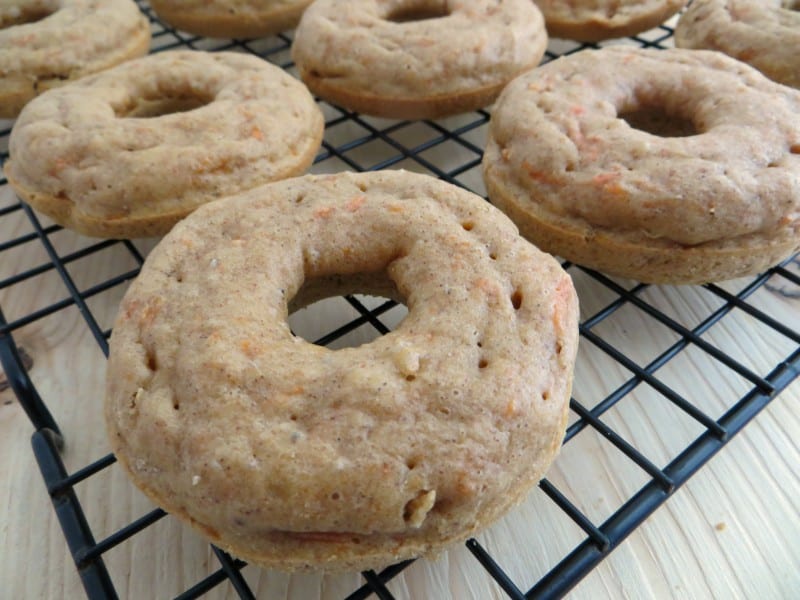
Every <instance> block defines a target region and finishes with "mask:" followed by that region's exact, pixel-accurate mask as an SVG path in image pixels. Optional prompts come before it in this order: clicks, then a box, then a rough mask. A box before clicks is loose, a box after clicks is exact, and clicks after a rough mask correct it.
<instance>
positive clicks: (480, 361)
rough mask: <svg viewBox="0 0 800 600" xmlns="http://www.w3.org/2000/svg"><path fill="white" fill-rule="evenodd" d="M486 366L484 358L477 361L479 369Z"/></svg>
mask: <svg viewBox="0 0 800 600" xmlns="http://www.w3.org/2000/svg"><path fill="white" fill-rule="evenodd" d="M488 366H489V361H488V360H486V359H485V358H482V359H480V360H479V361H478V368H479V369H485V368H486V367H488Z"/></svg>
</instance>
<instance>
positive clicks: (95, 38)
mask: <svg viewBox="0 0 800 600" xmlns="http://www.w3.org/2000/svg"><path fill="white" fill-rule="evenodd" d="M149 47H150V23H148V21H147V19H146V18H145V17H144V15H142V13H141V11H140V10H139V8H138V7H137V6H136V3H134V2H133V0H59V1H58V2H56V1H53V0H21V1H15V2H10V3H9V2H0V49H2V51H0V119H11V118H14V117H16V116H17V115H18V114H19V111H20V110H22V107H23V106H24V105H25V104H26V103H27V102H28V101H30V99H31V98H33V97H35V96H36V95H37V94H41V93H42V92H43V91H45V90H48V89H50V88H52V87H55V86H58V85H62V84H64V83H66V82H67V81H71V80H73V79H78V78H79V77H83V76H85V75H88V74H90V73H96V72H98V71H102V70H103V69H108V68H109V67H112V66H114V65H116V64H117V63H121V62H123V61H125V60H128V59H131V58H134V57H137V56H141V55H143V54H146V53H147V49H148V48H149Z"/></svg>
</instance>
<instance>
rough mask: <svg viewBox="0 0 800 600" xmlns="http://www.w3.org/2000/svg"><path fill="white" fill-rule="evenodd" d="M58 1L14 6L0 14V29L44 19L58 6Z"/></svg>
mask: <svg viewBox="0 0 800 600" xmlns="http://www.w3.org/2000/svg"><path fill="white" fill-rule="evenodd" d="M58 5H59V3H58V2H50V3H47V4H45V5H42V4H38V5H34V6H25V5H24V4H23V5H22V6H16V7H14V8H12V9H11V10H9V11H7V12H6V13H5V14H2V15H0V29H6V28H8V27H14V26H16V25H27V24H28V23H36V22H37V21H41V20H42V19H46V18H47V17H49V16H50V15H52V14H53V13H54V12H56V11H57V10H58V8H59V6H58Z"/></svg>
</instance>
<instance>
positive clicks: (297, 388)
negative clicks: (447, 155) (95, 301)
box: [105, 171, 578, 571]
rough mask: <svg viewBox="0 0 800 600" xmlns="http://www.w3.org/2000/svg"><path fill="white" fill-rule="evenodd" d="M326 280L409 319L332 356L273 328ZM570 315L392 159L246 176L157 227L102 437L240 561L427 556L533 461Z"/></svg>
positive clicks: (511, 232) (115, 355)
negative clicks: (254, 183) (382, 166)
mask: <svg viewBox="0 0 800 600" xmlns="http://www.w3.org/2000/svg"><path fill="white" fill-rule="evenodd" d="M345 292H347V293H350V292H359V293H367V294H373V295H380V296H384V297H390V298H391V297H393V298H396V299H398V300H399V301H402V302H404V303H405V304H406V305H407V307H408V314H407V316H406V317H405V319H404V320H403V321H402V322H401V323H400V325H399V326H398V327H397V328H396V329H395V330H394V331H392V332H390V333H389V334H387V335H385V336H383V337H380V338H378V339H376V340H374V341H372V342H369V343H367V344H363V345H361V346H358V347H353V348H343V349H339V350H331V349H328V348H325V347H321V346H316V345H313V344H311V343H309V342H306V341H305V340H303V339H301V338H299V337H294V336H293V334H292V332H291V331H290V329H289V325H288V324H287V321H286V317H287V314H288V312H289V311H290V310H291V309H292V308H294V307H297V306H303V305H305V304H307V303H309V302H311V301H313V300H315V299H318V298H321V297H329V296H333V295H339V294H342V293H345ZM290 307H291V308H290ZM577 319H578V313H577V299H576V295H575V291H574V289H573V286H572V282H571V280H570V278H569V276H568V275H567V274H566V273H565V272H564V271H563V270H562V269H561V267H560V265H559V264H558V263H557V262H556V261H555V260H554V259H553V258H552V257H550V256H547V255H545V254H543V253H541V252H539V251H538V250H537V249H536V248H534V247H533V246H532V245H530V244H529V243H527V242H526V241H525V240H523V239H522V238H521V237H519V235H518V232H517V229H516V227H515V226H514V225H513V223H511V222H510V221H509V220H508V219H507V218H506V217H505V216H504V215H503V214H502V213H501V212H500V211H498V210H497V209H495V208H494V207H492V206H491V205H490V204H488V203H487V202H485V201H484V200H483V199H482V198H480V197H478V196H476V195H474V194H472V193H470V192H467V191H465V190H462V189H460V188H457V187H455V186H452V185H450V184H447V183H444V182H442V181H439V180H437V179H434V178H432V177H429V176H425V175H416V174H411V173H408V172H403V171H386V172H380V171H378V172H372V173H363V174H353V173H339V174H336V175H326V176H312V175H308V176H305V177H301V178H296V179H289V180H284V181H280V182H276V183H271V184H267V185H264V186H262V187H259V188H256V189H253V190H249V191H247V192H244V193H242V194H240V195H237V196H233V197H229V198H225V199H222V200H219V201H217V202H212V203H209V204H206V205H204V206H202V207H200V208H199V209H198V210H197V211H195V212H194V213H193V214H192V215H190V216H189V217H187V218H186V219H185V220H184V221H182V222H181V223H179V224H178V225H176V226H175V228H174V229H173V230H172V231H171V232H170V233H169V234H168V235H167V236H166V237H164V238H163V240H161V242H160V243H159V244H158V245H157V247H156V248H155V249H154V250H153V252H152V253H151V254H150V255H149V257H148V258H147V261H146V262H145V264H144V266H143V268H142V271H141V274H140V275H139V276H138V278H137V279H136V280H135V281H134V283H133V284H132V285H131V287H130V288H129V290H128V291H127V293H126V295H125V298H124V299H123V301H122V304H121V307H120V312H119V315H118V317H117V319H116V323H115V326H114V330H113V334H112V337H111V342H110V344H111V350H110V357H109V361H108V371H107V377H106V382H107V388H106V390H107V393H106V401H105V415H106V422H107V424H108V432H109V436H110V440H111V445H112V448H113V450H114V452H115V454H116V456H117V458H118V459H119V462H120V464H121V465H122V466H123V468H124V469H125V470H126V471H127V473H128V474H129V475H130V477H131V478H132V480H133V482H134V483H135V484H136V485H137V486H139V487H140V488H141V489H142V490H143V491H144V492H145V493H146V494H147V495H148V496H149V497H150V498H152V499H153V500H154V501H155V502H156V503H157V504H159V505H160V506H162V507H164V508H165V509H166V510H167V511H169V512H170V513H172V514H173V515H175V516H177V517H178V518H179V519H181V520H183V521H184V522H186V523H188V524H190V525H192V526H193V527H194V528H196V529H197V530H198V531H200V532H201V533H202V534H203V535H205V536H206V537H207V538H209V539H210V540H211V541H213V542H214V543H215V544H217V545H219V546H220V547H222V548H225V549H227V550H228V551H229V552H231V553H233V554H234V555H236V556H239V557H241V558H244V559H246V560H247V561H249V562H252V563H255V564H258V565H262V566H266V567H274V568H279V569H282V570H323V571H337V570H339V571H341V570H350V569H366V568H377V567H379V566H385V565H386V564H389V563H392V562H394V561H398V560H401V559H405V558H410V557H416V556H421V555H427V554H430V553H435V552H437V551H439V550H441V549H442V548H443V547H444V546H445V545H447V544H449V543H451V542H455V541H459V540H463V539H465V538H466V537H467V536H469V535H471V534H473V533H474V532H475V531H477V530H479V529H481V528H483V527H486V526H487V525H488V524H490V523H491V522H492V521H494V520H495V519H497V518H498V517H499V516H500V515H502V514H503V513H505V512H506V511H507V510H508V509H509V508H510V507H512V506H513V505H514V504H515V503H518V502H520V501H521V500H522V499H524V497H525V495H526V494H527V493H528V491H529V490H530V489H531V487H532V486H533V485H535V484H536V483H537V481H538V480H539V479H540V478H541V477H542V474H543V472H544V470H545V469H546V468H547V466H548V464H549V463H550V462H551V461H552V459H553V457H554V456H555V454H556V452H557V451H558V448H559V447H560V445H561V441H562V438H563V435H564V431H565V426H566V418H567V410H568V403H569V396H570V387H571V375H572V369H573V365H574V360H575V353H576V349H577Z"/></svg>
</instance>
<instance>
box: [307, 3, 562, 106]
mask: <svg viewBox="0 0 800 600" xmlns="http://www.w3.org/2000/svg"><path fill="white" fill-rule="evenodd" d="M546 39H547V36H546V33H545V30H544V21H543V19H542V16H541V13H540V12H539V11H538V10H537V9H536V7H535V6H532V3H531V2H530V0H505V1H501V0H451V1H449V2H445V1H444V0H426V1H422V2H420V1H413V0H357V1H352V0H317V1H316V2H314V3H313V4H312V5H311V6H310V7H309V8H308V9H306V12H305V13H304V15H303V18H302V20H301V22H300V25H299V27H298V29H297V33H296V36H295V41H294V44H293V46H292V55H293V57H294V59H295V61H296V62H297V63H298V65H299V66H301V67H302V68H303V69H305V70H308V71H311V72H312V73H314V74H315V76H316V77H320V78H328V79H332V80H336V84H337V86H339V87H342V88H348V89H356V90H368V91H369V92H370V93H371V94H374V95H387V96H390V95H392V94H395V95H397V96H399V97H407V96H409V95H414V96H415V95H419V94H425V95H427V96H431V97H435V96H437V95H441V94H451V93H453V92H454V91H455V90H465V89H473V88H479V87H482V86H488V85H493V84H494V83H495V82H496V81H498V80H500V81H503V80H505V79H506V78H507V77H508V76H509V75H516V74H517V73H518V72H519V71H520V70H521V68H523V67H525V68H531V67H532V66H535V65H536V64H537V63H538V62H539V60H540V58H541V56H542V52H543V50H544V45H545V44H546Z"/></svg>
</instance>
